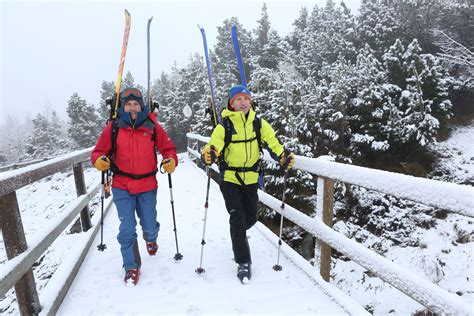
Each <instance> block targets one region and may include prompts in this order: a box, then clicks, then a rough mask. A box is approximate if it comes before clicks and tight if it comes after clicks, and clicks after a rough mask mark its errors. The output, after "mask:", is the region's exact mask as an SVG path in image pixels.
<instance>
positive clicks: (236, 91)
mask: <svg viewBox="0 0 474 316" xmlns="http://www.w3.org/2000/svg"><path fill="white" fill-rule="evenodd" d="M241 95H243V96H247V97H249V99H252V97H251V95H250V91H249V90H248V89H247V87H246V86H242V85H238V86H233V87H232V88H230V90H229V102H228V107H229V110H233V107H232V103H234V101H235V99H236V98H237V97H238V96H241Z"/></svg>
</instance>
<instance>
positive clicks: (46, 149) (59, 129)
mask: <svg viewBox="0 0 474 316" xmlns="http://www.w3.org/2000/svg"><path fill="white" fill-rule="evenodd" d="M32 122H33V131H32V133H31V135H30V136H28V138H27V139H26V144H25V155H24V156H23V157H22V158H21V159H20V160H21V161H29V160H34V159H38V158H49V157H54V156H57V155H60V154H64V153H66V152H68V151H69V142H68V140H67V139H66V136H65V133H64V124H63V123H62V121H61V120H60V118H59V117H58V115H57V113H56V112H55V111H52V112H50V110H49V109H48V108H47V109H46V110H45V111H44V114H41V113H38V114H37V115H36V117H35V118H34V119H33V120H32Z"/></svg>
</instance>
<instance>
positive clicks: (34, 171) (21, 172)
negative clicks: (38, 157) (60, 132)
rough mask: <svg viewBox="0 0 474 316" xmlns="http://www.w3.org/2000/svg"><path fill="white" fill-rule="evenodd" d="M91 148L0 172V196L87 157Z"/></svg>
mask: <svg viewBox="0 0 474 316" xmlns="http://www.w3.org/2000/svg"><path fill="white" fill-rule="evenodd" d="M91 151H92V147H91V148H87V149H83V150H80V151H75V152H72V153H70V154H67V155H63V156H60V157H57V158H54V159H51V160H48V161H44V162H40V163H37V164H34V165H30V166H27V167H23V168H20V169H16V170H10V171H5V172H2V173H0V196H2V195H5V194H8V193H11V192H14V191H16V190H18V189H20V188H22V187H24V186H25V185H28V184H31V183H33V182H35V181H38V180H40V179H43V178H45V177H47V176H49V175H52V174H53V173H56V172H59V171H61V170H63V169H65V168H68V167H70V166H72V165H74V164H77V163H80V162H83V161H86V160H88V159H89V156H90V153H91Z"/></svg>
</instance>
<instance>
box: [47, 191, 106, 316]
mask: <svg viewBox="0 0 474 316" xmlns="http://www.w3.org/2000/svg"><path fill="white" fill-rule="evenodd" d="M111 206H112V199H109V201H108V202H107V204H106V205H105V207H104V218H105V217H106V216H107V213H108V211H109V209H110V207H111ZM96 215H97V216H99V215H98V213H96ZM99 230H100V219H98V220H97V221H96V225H95V226H94V227H93V229H92V232H91V234H90V236H89V239H88V241H87V243H86V244H85V246H84V248H83V250H82V252H81V253H80V256H79V257H78V258H77V260H76V264H75V265H74V266H73V267H72V269H71V270H70V271H67V272H66V273H61V275H62V276H63V275H67V277H66V279H65V280H61V282H63V284H62V286H61V288H60V290H59V293H57V294H56V295H54V298H53V299H52V300H51V299H48V303H47V304H46V303H45V304H44V306H43V310H42V313H44V314H46V315H51V316H54V315H56V312H57V311H58V309H59V307H60V306H61V303H62V302H63V300H64V298H65V297H66V295H67V292H68V291H69V289H70V287H71V285H72V282H73V281H74V279H75V277H76V275H77V273H78V272H79V269H80V268H81V265H82V263H83V262H84V259H85V258H86V255H87V253H88V252H89V250H90V248H91V246H92V242H93V241H94V239H95V236H96V235H97V233H98V232H99ZM53 278H54V276H53ZM51 281H52V280H50V282H51ZM45 290H47V289H45Z"/></svg>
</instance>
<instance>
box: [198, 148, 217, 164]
mask: <svg viewBox="0 0 474 316" xmlns="http://www.w3.org/2000/svg"><path fill="white" fill-rule="evenodd" d="M219 154H220V153H219V150H218V149H217V148H216V147H214V146H210V147H206V148H204V149H203V151H202V160H204V163H205V164H206V165H212V164H213V163H214V162H216V160H217V158H218V157H219Z"/></svg>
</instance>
